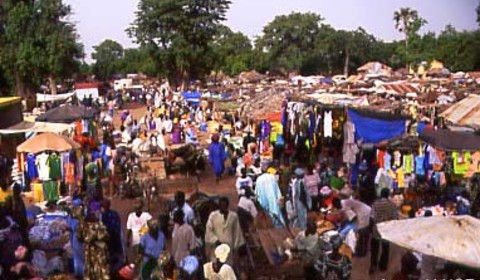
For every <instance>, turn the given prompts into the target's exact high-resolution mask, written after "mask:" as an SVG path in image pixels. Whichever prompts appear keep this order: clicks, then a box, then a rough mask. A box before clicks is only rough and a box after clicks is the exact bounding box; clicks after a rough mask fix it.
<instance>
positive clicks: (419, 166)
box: [415, 156, 425, 176]
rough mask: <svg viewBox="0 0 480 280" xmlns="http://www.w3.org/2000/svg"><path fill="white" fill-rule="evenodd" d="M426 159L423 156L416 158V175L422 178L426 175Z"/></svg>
mask: <svg viewBox="0 0 480 280" xmlns="http://www.w3.org/2000/svg"><path fill="white" fill-rule="evenodd" d="M424 159H425V158H424V157H423V156H417V157H415V174H417V175H422V176H423V175H425V168H424V167H423V161H424Z"/></svg>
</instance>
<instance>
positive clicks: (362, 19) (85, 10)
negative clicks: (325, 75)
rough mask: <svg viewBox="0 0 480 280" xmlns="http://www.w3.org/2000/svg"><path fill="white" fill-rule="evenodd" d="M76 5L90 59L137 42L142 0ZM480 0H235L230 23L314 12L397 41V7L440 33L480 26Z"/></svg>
mask: <svg viewBox="0 0 480 280" xmlns="http://www.w3.org/2000/svg"><path fill="white" fill-rule="evenodd" d="M64 2H65V3H67V4H69V5H71V7H72V10H73V15H72V16H71V18H70V20H71V21H73V22H74V23H76V26H77V31H78V33H79V35H80V40H81V42H82V43H83V44H84V45H85V50H86V52H87V61H91V58H90V54H91V52H92V50H93V46H96V45H98V44H99V43H101V42H102V41H103V40H105V39H112V40H115V41H118V42H119V43H120V44H122V45H123V46H124V47H134V46H135V45H134V44H133V42H132V39H131V38H129V37H128V35H127V34H126V32H125V29H127V28H128V27H129V26H130V24H131V23H132V22H133V21H134V19H135V11H136V9H137V4H138V0H64ZM478 4H479V0H335V1H332V0H232V4H231V6H230V10H229V12H228V14H227V21H226V22H225V24H226V25H227V26H229V27H230V28H231V29H232V30H234V31H241V32H243V33H245V34H246V35H247V36H249V37H250V38H251V39H254V38H255V36H260V35H261V33H262V29H263V27H264V26H265V25H267V24H268V23H269V22H271V21H272V20H273V19H274V18H275V16H277V15H282V14H289V13H291V12H314V13H318V14H320V15H321V16H322V17H323V18H325V23H328V24H330V25H332V26H333V27H335V28H336V29H346V30H354V29H356V28H357V27H359V26H361V27H363V28H364V29H365V30H366V31H367V32H369V33H371V34H373V35H374V36H375V37H377V38H379V39H382V40H385V41H392V40H398V39H402V35H401V34H400V33H399V32H398V31H396V30H395V28H394V22H393V20H392V17H393V12H394V11H396V10H398V9H399V8H401V7H410V8H413V9H415V10H417V11H418V13H419V15H420V16H422V17H423V18H425V19H426V20H427V21H428V24H427V25H426V26H424V27H423V28H422V30H421V32H427V31H434V32H437V33H438V32H440V31H441V30H443V29H444V27H445V26H446V25H447V24H451V25H453V26H454V27H455V28H456V29H457V30H465V29H466V30H472V29H475V28H477V27H478V25H477V23H476V12H475V8H476V7H477V5H478Z"/></svg>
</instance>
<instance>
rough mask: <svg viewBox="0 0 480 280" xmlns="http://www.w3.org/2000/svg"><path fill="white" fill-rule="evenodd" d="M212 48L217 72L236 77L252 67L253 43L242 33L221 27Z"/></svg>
mask: <svg viewBox="0 0 480 280" xmlns="http://www.w3.org/2000/svg"><path fill="white" fill-rule="evenodd" d="M210 48H211V50H212V51H211V56H212V57H211V59H212V63H213V65H214V67H215V68H214V69H213V70H215V72H220V71H221V72H223V73H225V74H227V75H230V76H235V75H238V74H239V73H240V72H242V71H247V70H250V69H251V67H252V55H253V51H252V50H253V47H252V43H251V42H250V39H248V37H247V36H246V35H245V34H243V33H241V32H233V31H232V30H231V29H230V28H229V27H227V26H225V25H219V26H218V28H217V33H216V34H215V36H214V37H213V42H212V43H211V45H210Z"/></svg>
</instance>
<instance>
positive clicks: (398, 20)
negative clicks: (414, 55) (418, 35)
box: [393, 8, 424, 70]
mask: <svg viewBox="0 0 480 280" xmlns="http://www.w3.org/2000/svg"><path fill="white" fill-rule="evenodd" d="M393 20H394V21H395V29H397V30H398V31H399V32H402V33H403V34H404V35H405V63H406V67H407V70H408V39H409V37H410V34H411V32H415V31H417V30H413V29H414V28H415V27H414V26H415V23H416V22H418V20H421V22H422V23H423V21H424V20H423V19H421V18H420V17H419V16H418V12H417V11H416V10H412V9H410V8H400V10H398V11H395V12H394V13H393ZM423 24H424V23H423ZM423 24H422V25H423Z"/></svg>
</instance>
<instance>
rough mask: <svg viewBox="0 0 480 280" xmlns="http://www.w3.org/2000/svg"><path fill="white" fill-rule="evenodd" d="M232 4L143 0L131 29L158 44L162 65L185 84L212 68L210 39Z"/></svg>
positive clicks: (205, 0) (224, 1)
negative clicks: (210, 63)
mask: <svg viewBox="0 0 480 280" xmlns="http://www.w3.org/2000/svg"><path fill="white" fill-rule="evenodd" d="M229 6H230V1H229V0H141V1H140V2H139V4H138V12H136V19H135V21H134V22H133V23H132V26H131V28H129V29H128V30H127V32H128V33H129V35H130V36H131V37H132V38H135V39H136V41H137V42H138V43H140V45H153V46H156V47H157V48H158V49H157V50H156V51H155V53H156V55H157V57H158V58H159V62H160V63H161V67H163V68H164V69H166V70H167V75H168V76H169V77H170V78H173V79H175V80H176V81H178V80H180V81H181V82H182V85H183V86H185V83H186V82H187V81H189V79H190V78H194V79H198V78H202V77H203V76H204V75H205V73H208V72H209V70H210V69H211V66H210V65H209V63H207V62H208V59H207V58H208V53H209V51H210V49H209V43H210V42H211V40H212V38H213V36H214V35H215V32H216V30H217V26H218V25H219V24H220V23H221V22H222V21H224V20H225V19H226V18H225V15H226V12H227V10H228V8H229ZM178 78H180V79H178Z"/></svg>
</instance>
